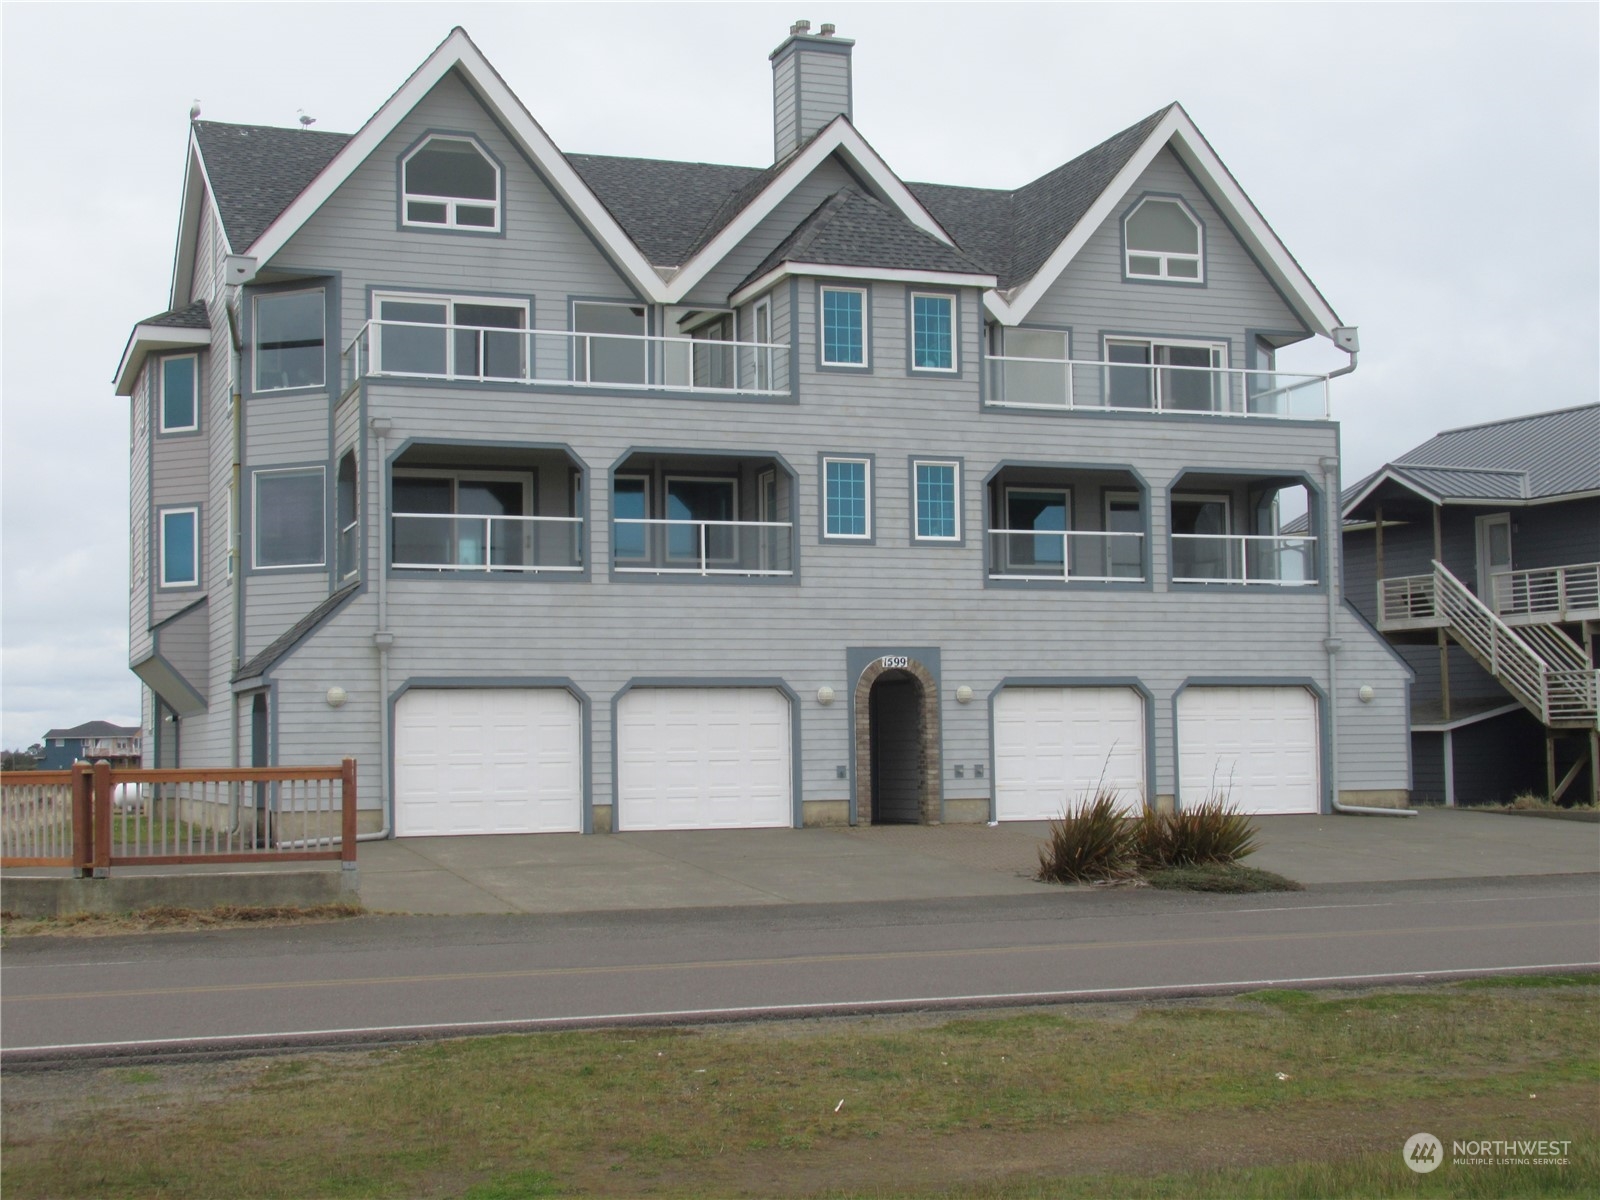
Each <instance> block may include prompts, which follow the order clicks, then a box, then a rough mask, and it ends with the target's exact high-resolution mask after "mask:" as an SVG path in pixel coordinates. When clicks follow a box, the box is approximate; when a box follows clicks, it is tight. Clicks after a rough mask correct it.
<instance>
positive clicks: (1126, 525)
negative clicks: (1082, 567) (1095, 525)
mask: <svg viewBox="0 0 1600 1200" xmlns="http://www.w3.org/2000/svg"><path fill="white" fill-rule="evenodd" d="M1106 532H1107V533H1112V534H1117V535H1120V536H1117V537H1110V538H1107V539H1106V541H1107V542H1109V543H1110V545H1109V546H1107V547H1106V563H1107V566H1108V568H1109V569H1108V570H1107V571H1106V574H1107V575H1109V576H1111V577H1112V578H1113V579H1143V578H1144V539H1143V538H1142V537H1139V536H1137V535H1139V534H1142V533H1143V532H1144V502H1143V501H1142V500H1141V499H1140V498H1139V494H1138V493H1137V492H1107V493H1106Z"/></svg>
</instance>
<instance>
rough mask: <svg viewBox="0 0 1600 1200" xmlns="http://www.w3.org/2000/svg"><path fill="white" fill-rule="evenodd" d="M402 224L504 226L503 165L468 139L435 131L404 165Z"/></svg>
mask: <svg viewBox="0 0 1600 1200" xmlns="http://www.w3.org/2000/svg"><path fill="white" fill-rule="evenodd" d="M400 172H401V190H402V191H403V193H404V197H405V198H404V202H403V203H404V210H403V211H404V223H405V224H407V225H419V226H432V227H435V228H443V229H470V230H479V231H484V232H497V231H498V230H499V229H500V168H499V166H498V165H497V164H496V163H495V162H494V160H493V159H491V158H490V157H489V156H488V155H487V154H485V153H484V152H483V150H482V149H481V148H480V147H479V146H478V144H477V143H476V142H474V141H472V140H471V139H470V138H464V137H447V136H444V135H435V136H433V137H430V138H429V139H428V140H427V141H425V142H423V143H422V145H420V146H418V147H417V148H416V149H415V150H413V151H412V152H411V153H410V154H408V155H406V157H405V161H404V162H403V163H401V166H400Z"/></svg>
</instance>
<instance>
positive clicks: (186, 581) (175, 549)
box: [160, 508, 200, 588]
mask: <svg viewBox="0 0 1600 1200" xmlns="http://www.w3.org/2000/svg"><path fill="white" fill-rule="evenodd" d="M160 521H161V586H162V587H164V588H166V587H195V586H196V585H198V584H199V582H200V510H199V509H198V508H164V509H162V510H161V513H160Z"/></svg>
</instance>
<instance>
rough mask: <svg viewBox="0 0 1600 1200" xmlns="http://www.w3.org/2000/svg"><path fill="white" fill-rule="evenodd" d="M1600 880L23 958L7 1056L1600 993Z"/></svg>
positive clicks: (492, 922) (557, 922) (104, 943)
mask: <svg viewBox="0 0 1600 1200" xmlns="http://www.w3.org/2000/svg"><path fill="white" fill-rule="evenodd" d="M1597 883H1600V877H1596V876H1593V875H1590V876H1550V877H1543V878H1514V879H1511V878H1508V879H1493V880H1451V881H1435V882H1427V883H1393V884H1378V885H1361V886H1356V885H1341V886H1330V887H1322V888H1315V889H1312V890H1309V891H1306V892H1303V893H1295V894H1268V895H1252V896H1226V897H1212V896H1186V895H1176V894H1172V893H1160V892H1155V891H1151V890H1148V889H1141V890H1135V891H1127V890H1123V891H1113V892H1084V891H1074V892H1066V891H1063V892H1058V893H1051V894H1049V895H1044V896H1028V897H988V898H978V899H961V900H945V901H934V902H926V901H924V902H916V903H896V904H833V905H803V906H802V905H794V906H784V907H780V908H768V909H760V910H752V909H749V908H742V909H699V910H694V909H689V910H674V911H663V912H633V913H606V914H577V915H567V916H554V917H551V916H545V917H538V916H495V917H372V918H360V919H357V920H354V921H348V922H340V923H337V924H330V925H319V926H301V927H295V928H284V929H260V930H250V929H245V930H237V931H203V932H196V933H183V934H162V935H143V936H134V937H117V938H107V939H95V940H76V939H65V938H49V939H34V938H27V939H15V940H13V941H12V943H11V944H10V945H9V946H7V947H6V949H5V953H4V962H3V965H0V1012H3V1017H4V1019H3V1022H0V1049H3V1052H4V1060H5V1062H6V1063H7V1065H15V1066H20V1065H23V1064H25V1063H26V1062H28V1061H30V1060H34V1061H43V1060H56V1059H63V1058H73V1057H105V1056H121V1055H127V1054H145V1055H148V1054H151V1053H162V1054H168V1053H173V1052H178V1053H186V1052H199V1051H213V1052H214V1051H216V1050H219V1049H224V1048H231V1049H233V1050H238V1049H247V1048H252V1047H254V1048H262V1047H265V1046H270V1045H291V1044H292V1045H341V1044H359V1043H361V1042H364V1041H395V1040H405V1039H408V1038H412V1037H419V1036H436V1035H438V1034H441V1033H444V1032H449V1033H466V1032H474V1031H479V1030H481V1031H494V1030H502V1029H508V1028H538V1027H542V1026H550V1025H573V1024H591V1023H606V1022H615V1023H640V1022H646V1021H652V1020H666V1021H688V1020H697V1021H703V1020H716V1019H731V1018H740V1017H745V1016H755V1015H794V1014H796V1013H799V1012H817V1013H823V1012H850V1011H870V1010H872V1009H874V1008H890V1009H895V1008H940V1007H950V1008H954V1007H961V1006H982V1007H990V1006H997V1005H1003V1004H1018V1003H1039V1002H1048V1001H1052V1000H1072V999H1094V998H1109V997H1111V996H1115V995H1140V994H1156V995H1172V994H1179V995H1181V994H1196V993H1203V992H1206V991H1225V990H1246V989H1249V988H1252V987H1260V986H1267V985H1271V984H1287V985H1299V986H1316V985H1318V984H1337V983H1356V982H1362V981H1374V982H1375V981H1378V980H1388V979H1400V980H1411V979H1420V978H1437V977H1441V976H1448V975H1451V974H1456V973H1465V974H1470V973H1479V972H1497V971H1504V970H1515V969H1527V968H1551V969H1555V968H1560V969H1566V970H1573V969H1579V968H1585V967H1587V968H1595V969H1600V887H1597Z"/></svg>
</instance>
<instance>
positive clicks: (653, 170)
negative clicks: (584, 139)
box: [567, 154, 768, 267]
mask: <svg viewBox="0 0 1600 1200" xmlns="http://www.w3.org/2000/svg"><path fill="white" fill-rule="evenodd" d="M567 161H568V162H570V163H571V164H572V168H573V170H575V171H577V172H578V174H579V175H581V176H582V177H583V181H584V182H585V183H586V184H588V185H589V187H590V188H591V189H592V190H593V192H594V194H595V195H596V196H598V197H599V199H600V203H602V204H604V205H605V206H606V208H607V209H609V210H610V212H611V215H612V216H613V217H615V218H616V219H617V224H619V225H621V226H622V228H623V229H625V230H626V231H627V233H628V236H629V237H631V238H632V239H633V241H634V244H635V245H636V246H638V247H639V249H640V250H642V251H643V252H644V256H645V257H646V258H648V259H649V260H650V261H651V262H652V263H655V264H657V265H659V266H663V267H677V266H682V265H683V264H684V263H685V262H687V261H688V260H689V259H690V258H691V257H693V255H694V252H695V251H696V250H697V249H699V247H700V246H701V245H703V244H704V243H705V242H706V241H709V240H710V236H715V230H716V229H720V228H721V227H722V226H723V225H725V224H727V219H723V220H721V221H718V220H717V218H718V216H719V214H721V212H722V211H723V209H724V208H725V207H726V206H727V204H728V202H729V200H730V199H731V198H733V197H734V196H737V195H739V194H741V193H742V192H743V191H744V189H745V187H746V186H747V185H748V184H750V183H752V182H755V181H758V180H760V181H764V180H765V179H766V177H767V176H768V172H767V171H763V170H761V169H760V168H759V167H727V166H721V165H719V164H716V163H685V162H668V161H665V160H661V159H653V158H612V157H609V156H607V155H601V154H569V155H567ZM763 186H764V182H763ZM756 190H758V191H759V190H760V189H759V187H758V188H757V189H756ZM740 207H743V206H742V205H741V206H740ZM735 211H737V210H735ZM730 219H731V218H730ZM712 226H715V228H713V229H712V230H711V235H710V236H707V232H706V231H707V229H708V228H710V227H712Z"/></svg>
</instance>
